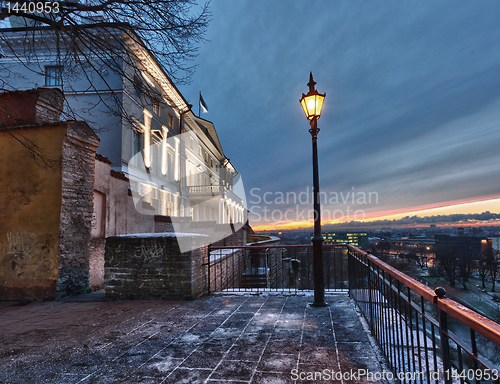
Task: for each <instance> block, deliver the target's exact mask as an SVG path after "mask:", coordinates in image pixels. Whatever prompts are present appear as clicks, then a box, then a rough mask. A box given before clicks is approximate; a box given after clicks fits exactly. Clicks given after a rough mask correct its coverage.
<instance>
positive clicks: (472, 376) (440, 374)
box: [349, 246, 500, 383]
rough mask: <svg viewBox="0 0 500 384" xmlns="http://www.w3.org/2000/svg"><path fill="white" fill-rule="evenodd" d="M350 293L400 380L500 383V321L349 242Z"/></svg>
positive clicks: (414, 381) (411, 381) (405, 381)
mask: <svg viewBox="0 0 500 384" xmlns="http://www.w3.org/2000/svg"><path fill="white" fill-rule="evenodd" d="M349 293H350V295H351V297H353V298H354V300H355V301H356V303H357V305H358V307H359V308H360V310H361V311H362V313H363V315H364V317H365V318H366V320H367V322H368V324H369V326H370V329H371V332H372V334H373V335H374V337H375V338H376V340H377V341H378V343H379V345H380V348H381V350H382V351H383V353H384V355H385V357H386V361H387V363H388V365H389V367H390V368H391V370H392V372H394V375H395V379H396V380H397V381H399V382H402V383H499V382H500V366H499V363H500V359H499V357H500V353H499V352H500V347H499V346H500V325H499V324H497V323H495V322H494V321H491V320H489V319H487V318H485V317H484V316H481V315H479V314H477V313H476V312H474V311H472V310H470V309H468V308H466V307H464V306H463V305H461V304H459V303H457V302H455V301H453V300H450V299H447V298H445V297H444V293H445V292H444V289H442V288H439V289H436V290H432V289H431V288H429V287H427V286H425V285H424V284H422V283H420V282H418V281H416V280H414V279H412V278H411V277H409V276H407V275H405V274H404V273H402V272H400V271H398V270H396V269H395V268H393V267H391V266H389V265H388V264H386V263H384V262H382V261H380V260H379V259H378V258H376V257H375V256H373V255H369V254H368V253H366V252H364V251H361V250H360V249H357V248H355V247H352V246H349ZM480 351H481V353H480ZM489 359H495V360H496V361H495V362H491V361H489Z"/></svg>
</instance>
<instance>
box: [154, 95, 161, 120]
mask: <svg viewBox="0 0 500 384" xmlns="http://www.w3.org/2000/svg"><path fill="white" fill-rule="evenodd" d="M153 112H154V113H156V114H157V115H158V116H160V100H158V99H153Z"/></svg>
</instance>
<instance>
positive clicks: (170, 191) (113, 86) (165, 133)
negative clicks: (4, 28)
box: [0, 31, 247, 224]
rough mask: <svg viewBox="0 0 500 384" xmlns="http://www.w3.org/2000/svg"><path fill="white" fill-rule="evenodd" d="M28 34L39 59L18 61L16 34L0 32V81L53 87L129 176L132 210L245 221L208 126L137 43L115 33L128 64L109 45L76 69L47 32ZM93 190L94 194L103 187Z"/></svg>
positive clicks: (235, 177)
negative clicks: (2, 42) (1, 42)
mask: <svg viewBox="0 0 500 384" xmlns="http://www.w3.org/2000/svg"><path fill="white" fill-rule="evenodd" d="M34 33H35V34H38V35H39V39H37V38H35V39H34V40H33V41H34V49H37V50H38V52H37V57H38V58H39V60H38V61H36V62H32V61H30V60H29V57H26V60H25V62H24V63H20V62H19V60H18V59H15V57H16V56H17V57H20V56H21V57H22V54H23V52H24V49H25V46H24V44H25V42H24V41H23V37H24V32H9V33H5V34H4V36H8V47H5V46H4V47H2V48H3V51H4V55H3V57H2V58H0V78H2V79H4V80H3V84H2V87H3V88H8V87H12V84H14V85H15V87H16V90H19V89H32V88H38V87H44V88H52V87H53V88H59V89H61V90H62V91H63V93H64V95H65V97H66V102H67V105H66V113H67V114H68V115H70V116H71V115H72V114H73V115H74V114H76V115H77V116H78V119H84V120H85V121H87V122H88V123H89V125H90V126H91V127H92V128H93V129H94V131H96V133H97V134H98V136H99V138H100V145H99V148H98V153H99V154H101V155H103V156H105V157H106V158H107V159H109V161H110V162H111V163H112V164H111V168H112V170H114V171H117V172H122V173H123V174H124V175H125V176H126V177H127V178H128V179H129V180H130V191H131V193H132V196H133V197H134V202H135V205H136V209H138V210H139V211H141V213H143V214H149V215H151V214H153V215H161V216H171V217H190V218H191V220H193V221H210V222H213V223H216V224H227V223H245V222H246V213H247V211H246V209H245V202H244V198H242V197H241V196H239V195H244V194H243V193H242V188H240V189H239V185H242V183H241V178H240V175H239V174H238V172H237V171H236V169H235V168H234V167H233V165H232V164H231V162H230V161H229V159H228V158H227V157H226V155H225V153H224V151H223V149H222V146H221V143H220V141H219V139H218V136H217V132H216V129H215V126H214V124H213V123H211V122H210V121H207V120H205V119H202V118H200V117H197V116H196V115H195V114H194V113H193V112H192V111H191V105H189V103H188V102H187V101H186V100H185V98H184V97H183V95H182V94H181V93H180V91H179V90H178V89H177V87H176V86H175V84H174V83H173V82H172V81H171V80H170V78H169V77H168V75H167V74H166V72H165V71H164V69H163V68H162V66H161V65H160V64H159V63H158V62H157V61H156V59H155V58H154V57H153V56H152V55H151V54H150V53H149V51H147V49H145V48H144V46H141V44H140V42H138V41H137V40H136V39H130V38H127V37H123V41H124V44H123V49H124V50H125V49H126V50H128V51H130V52H133V55H132V57H133V59H134V60H135V61H134V62H131V61H130V60H125V59H123V58H122V57H117V56H116V51H115V52H114V55H108V54H107V53H106V52H102V54H99V55H94V56H92V55H91V57H93V60H92V61H89V62H88V64H87V65H86V67H85V68H84V70H82V71H79V70H78V69H75V68H72V67H71V62H68V63H65V62H61V61H60V60H58V59H57V56H55V55H54V54H53V49H54V47H56V46H57V43H58V42H57V39H56V38H55V37H54V35H53V34H50V33H47V32H46V31H37V32H34ZM37 41H39V42H40V43H39V44H38V45H37V43H36V42H37ZM42 42H43V43H42ZM111 62H113V65H114V67H113V68H112V66H111V64H110V63H111ZM117 65H118V68H119V70H118V71H117V70H116V66H117ZM14 74H15V77H16V78H15V79H13V78H12V76H14ZM95 192H96V194H98V196H97V199H99V198H102V196H101V195H102V194H103V193H104V191H99V190H96V191H95ZM145 206H146V207H147V209H145V210H144V209H143V207H145ZM151 207H152V208H153V209H150V208H151Z"/></svg>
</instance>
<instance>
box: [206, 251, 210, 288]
mask: <svg viewBox="0 0 500 384" xmlns="http://www.w3.org/2000/svg"><path fill="white" fill-rule="evenodd" d="M207 258H208V261H207V266H208V273H207V276H208V296H210V244H209V245H208V247H207Z"/></svg>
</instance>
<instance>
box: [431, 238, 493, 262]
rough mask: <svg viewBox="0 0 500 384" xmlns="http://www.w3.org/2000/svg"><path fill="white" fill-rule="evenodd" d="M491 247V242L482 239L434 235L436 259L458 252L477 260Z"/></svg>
mask: <svg viewBox="0 0 500 384" xmlns="http://www.w3.org/2000/svg"><path fill="white" fill-rule="evenodd" d="M491 247H492V240H491V239H487V238H484V237H475V236H449V235H436V243H435V250H436V258H439V257H440V256H441V255H442V254H446V253H448V252H450V251H457V252H458V251H459V252H462V253H465V254H467V255H469V256H470V257H472V258H478V257H479V255H481V253H484V252H485V251H486V249H487V248H491Z"/></svg>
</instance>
